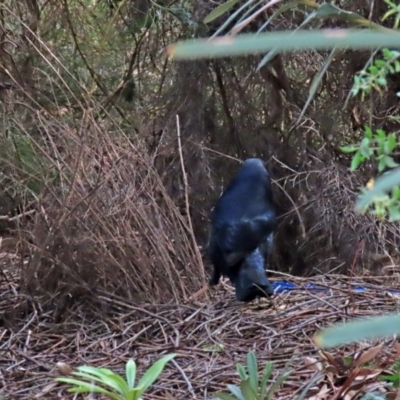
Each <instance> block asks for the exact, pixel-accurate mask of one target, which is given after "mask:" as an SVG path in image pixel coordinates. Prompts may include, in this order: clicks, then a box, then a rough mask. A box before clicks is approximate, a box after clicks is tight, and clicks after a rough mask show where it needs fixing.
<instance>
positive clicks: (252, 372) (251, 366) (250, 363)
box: [247, 351, 258, 393]
mask: <svg viewBox="0 0 400 400" xmlns="http://www.w3.org/2000/svg"><path fill="white" fill-rule="evenodd" d="M247 371H248V372H249V378H250V385H251V387H252V389H253V390H254V391H255V392H256V393H257V389H258V367H257V358H256V355H255V354H254V351H249V352H248V353H247Z"/></svg>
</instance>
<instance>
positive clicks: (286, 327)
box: [0, 254, 400, 399]
mask: <svg viewBox="0 0 400 400" xmlns="http://www.w3.org/2000/svg"><path fill="white" fill-rule="evenodd" d="M14 263H15V260H13V259H12V258H11V257H10V255H5V254H3V255H2V266H3V277H2V285H1V293H2V294H1V303H0V309H1V315H2V325H3V328H2V331H1V344H0V346H1V354H2V357H1V382H2V385H1V386H2V389H1V395H2V397H3V396H4V397H3V398H10V399H11V398H12V399H14V398H15V399H17V398H18V399H23V398H24V399H25V398H31V399H34V398H74V397H73V395H68V394H67V393H66V386H64V385H62V384H59V383H56V382H54V380H53V378H55V377H57V376H62V375H63V374H65V373H66V372H67V371H69V372H70V371H71V369H74V368H76V367H78V366H79V365H91V366H97V367H105V368H110V369H111V370H113V371H114V372H117V373H119V374H121V375H123V376H124V366H125V363H126V362H127V361H128V359H129V358H133V359H135V361H136V363H137V365H138V370H139V374H142V373H143V371H144V370H146V369H147V368H149V366H150V365H152V363H153V362H154V361H156V360H157V359H159V358H160V357H161V356H163V355H165V354H168V353H176V354H177V357H176V358H175V359H174V360H173V361H172V362H170V363H169V364H167V366H166V368H165V370H164V372H163V373H162V374H161V376H160V378H159V379H158V381H156V383H155V385H154V386H153V387H152V388H151V390H150V391H149V393H148V394H147V397H146V398H149V399H188V398H193V399H194V398H197V399H207V398H210V399H211V398H213V394H215V393H216V392H217V391H225V392H226V391H227V388H226V387H227V384H232V383H233V384H235V383H236V384H237V383H238V382H239V380H238V379H239V377H238V374H237V371H236V364H237V363H241V364H245V362H246V354H247V353H248V352H249V351H250V350H254V351H255V353H256V356H257V359H258V363H259V369H260V371H261V369H263V368H264V365H265V363H266V362H268V361H272V363H273V366H274V373H273V380H276V379H277V377H278V376H279V375H281V374H282V373H285V372H288V370H292V373H291V375H290V376H289V378H288V379H287V380H286V381H285V382H284V384H283V385H282V386H281V387H280V389H279V391H278V392H277V393H276V394H275V396H274V398H279V399H294V398H296V396H297V395H299V394H300V393H301V392H302V390H304V388H305V387H306V386H307V385H308V384H309V383H310V382H311V385H310V387H309V390H308V392H307V395H306V397H305V398H307V399H311V398H312V399H324V398H344V399H358V398H361V396H362V395H363V394H365V393H369V392H374V391H375V392H376V391H379V390H380V391H381V392H383V393H385V392H388V391H389V389H388V385H387V383H385V382H382V381H379V380H378V377H379V376H380V375H382V374H384V373H385V369H387V368H388V367H389V366H391V365H393V362H394V359H395V357H396V346H398V345H397V343H396V341H395V340H394V339H393V338H386V339H385V340H384V339H382V340H378V341H375V342H361V343H359V344H357V345H349V346H344V347H341V348H338V349H335V350H329V352H328V351H322V350H321V349H319V348H318V347H317V346H316V345H315V343H314V340H313V339H314V336H315V334H316V332H318V331H319V330H320V329H321V328H324V327H327V326H329V325H330V324H332V323H335V322H338V321H344V320H347V319H349V318H359V317H367V316H374V315H382V314H384V313H389V312H395V311H397V309H398V306H399V298H400V297H397V296H396V294H393V292H392V290H400V283H399V281H398V278H397V277H396V276H394V275H391V276H389V275H390V274H386V276H385V277H382V276H379V277H370V278H365V277H364V278H360V277H353V278H349V277H347V276H343V275H321V276H315V277H313V278H312V279H305V278H299V277H293V276H290V275H286V274H270V275H273V276H272V277H271V281H272V282H274V281H276V280H286V281H289V282H291V283H294V284H295V285H296V286H297V287H298V289H295V290H291V291H287V292H286V293H281V294H277V295H275V296H274V298H273V300H264V299H263V300H257V301H255V302H253V303H250V304H239V303H238V302H236V301H235V299H234V291H233V288H232V286H231V285H230V284H228V283H227V282H226V281H223V282H222V284H220V285H219V286H218V287H217V288H216V289H212V290H210V291H209V294H210V300H208V301H204V300H202V296H199V297H198V298H197V299H196V298H195V299H194V300H192V301H191V302H186V303H183V304H176V303H174V304H172V303H171V304H162V305H161V304H143V305H141V306H137V305H132V303H131V302H128V301H126V299H123V298H118V297H117V296H115V295H113V296H112V297H110V296H109V295H104V296H100V297H101V299H102V302H103V310H100V311H99V310H93V309H90V308H89V307H91V306H88V305H85V304H79V305H76V306H75V307H74V309H72V310H70V311H69V312H68V315H66V316H64V321H63V322H62V323H56V322H55V321H54V313H53V312H51V311H44V310H42V309H40V308H38V307H37V306H36V305H35V303H33V302H31V300H30V299H28V298H27V297H26V296H21V295H19V294H18V286H17V283H16V282H17V279H18V276H16V275H17V274H16V273H15V272H13V271H15V270H14V267H13V264H14ZM310 283H311V284H314V285H315V288H314V289H307V288H306V285H307V284H310ZM360 287H362V288H363V289H364V290H363V291H361V292H357V290H356V289H357V288H358V289H360ZM316 289H317V290H316ZM346 359H353V364H352V365H349V363H348V362H347V363H346V362H345V360H346ZM356 360H359V361H358V362H359V363H362V361H361V360H364V361H365V363H363V364H365V365H357V361H356ZM371 365H372V366H371ZM386 373H387V371H386ZM389 392H390V391H389ZM335 396H336V397H335ZM390 396H391V395H390V393H389V397H387V398H391V397H390ZM75 398H76V397H75ZM78 398H79V397H78ZM81 398H83V397H81ZM99 398H100V397H99Z"/></svg>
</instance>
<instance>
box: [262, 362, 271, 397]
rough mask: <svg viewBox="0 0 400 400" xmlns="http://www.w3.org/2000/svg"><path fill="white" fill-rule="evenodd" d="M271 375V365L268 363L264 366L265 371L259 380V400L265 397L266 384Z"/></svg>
mask: <svg viewBox="0 0 400 400" xmlns="http://www.w3.org/2000/svg"><path fill="white" fill-rule="evenodd" d="M271 373H272V363H271V362H268V363H267V364H265V369H264V373H263V376H262V378H261V396H260V397H261V399H263V400H264V399H265V396H266V395H267V382H268V380H269V378H270V376H271Z"/></svg>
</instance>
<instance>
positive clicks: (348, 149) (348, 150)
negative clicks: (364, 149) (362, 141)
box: [339, 146, 358, 153]
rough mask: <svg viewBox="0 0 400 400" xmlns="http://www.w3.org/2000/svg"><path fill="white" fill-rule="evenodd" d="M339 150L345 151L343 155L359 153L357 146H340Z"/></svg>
mask: <svg viewBox="0 0 400 400" xmlns="http://www.w3.org/2000/svg"><path fill="white" fill-rule="evenodd" d="M339 148H340V150H342V151H343V153H354V152H356V151H358V147H357V146H340V147H339Z"/></svg>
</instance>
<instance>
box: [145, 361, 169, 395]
mask: <svg viewBox="0 0 400 400" xmlns="http://www.w3.org/2000/svg"><path fill="white" fill-rule="evenodd" d="M175 356H176V354H167V355H166V356H164V357H162V358H160V359H159V360H158V361H156V362H155V363H154V364H153V365H152V366H151V367H150V368H149V369H148V370H147V371H146V372H145V374H144V375H143V376H142V378H141V379H140V381H139V383H138V386H142V387H143V389H144V390H143V393H144V392H145V391H146V390H147V389H148V388H149V387H150V386H151V385H152V384H153V383H154V382H155V381H156V380H157V379H158V377H159V375H160V374H161V372H162V371H163V369H164V367H165V365H166V364H167V362H168V361H171V360H172V359H173V358H174V357H175Z"/></svg>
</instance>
